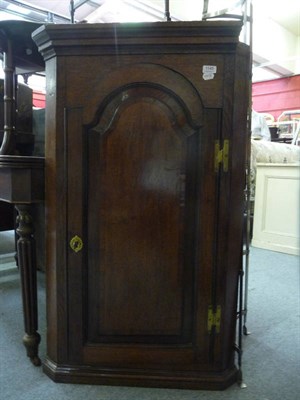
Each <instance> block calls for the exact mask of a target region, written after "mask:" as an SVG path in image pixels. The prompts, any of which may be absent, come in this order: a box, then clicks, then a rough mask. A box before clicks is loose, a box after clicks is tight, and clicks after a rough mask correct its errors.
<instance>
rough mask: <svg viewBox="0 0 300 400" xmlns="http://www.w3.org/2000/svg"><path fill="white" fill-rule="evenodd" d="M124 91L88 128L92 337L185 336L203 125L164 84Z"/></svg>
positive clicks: (188, 327)
mask: <svg viewBox="0 0 300 400" xmlns="http://www.w3.org/2000/svg"><path fill="white" fill-rule="evenodd" d="M126 96H127V97H126ZM124 98H125V99H126V100H127V101H125V102H124ZM118 99H119V100H121V101H122V103H121V104H119V103H118V101H117V100H115V99H114V100H113V101H112V103H113V104H114V107H115V108H114V109H113V108H112V107H111V104H108V106H107V107H106V109H105V111H104V112H103V114H102V115H101V116H100V121H99V123H98V125H97V126H96V127H93V128H91V129H89V131H88V133H87V141H88V145H87V149H88V159H89V163H88V169H87V178H88V179H87V182H88V188H87V193H88V199H89V202H88V207H87V208H86V212H87V215H86V220H87V226H88V233H87V235H88V242H89V243H93V251H92V252H89V255H88V275H89V279H88V293H89V294H88V301H87V304H88V305H87V314H88V333H87V339H88V341H89V342H121V343H122V342H131V341H134V342H141V343H160V342H164V343H168V342H171V343H174V342H187V341H190V340H191V335H192V326H191V320H192V312H193V311H192V295H193V293H192V292H193V291H192V290H191V287H192V281H191V279H192V277H193V273H194V272H193V270H194V258H193V249H192V248H191V246H192V244H193V239H192V238H191V234H190V232H191V231H193V232H194V233H193V235H194V234H195V229H194V224H195V219H194V218H193V216H192V214H191V213H187V210H186V204H191V202H193V203H195V201H196V199H195V196H194V195H193V196H192V193H193V188H194V187H195V184H196V182H195V179H196V174H195V173H191V171H192V168H191V164H192V163H193V162H195V160H194V159H193V158H195V156H196V153H197V152H196V151H195V145H196V146H197V140H198V132H197V133H196V132H195V130H194V129H192V128H191V127H190V126H188V123H187V120H186V118H185V117H184V112H183V111H184V110H183V109H182V108H181V107H179V104H178V102H177V101H176V100H175V99H171V98H170V97H169V95H166V93H164V92H162V91H161V90H156V89H155V90H154V89H153V88H151V87H149V88H142V89H141V88H134V89H132V90H126V93H121V94H120V95H119V96H118ZM136 115H139V116H140V118H136ZM182 118H184V120H182ZM178 120H180V121H181V123H182V124H183V127H184V128H185V130H186V132H187V133H188V134H186V133H184V132H182V131H184V129H182V127H179V126H178V123H176V121H178ZM174 121H175V123H174ZM107 122H108V123H107ZM187 175H188V177H187ZM186 182H188V187H187V185H186ZM186 238H189V239H191V242H190V243H186ZM95 299H96V300H95Z"/></svg>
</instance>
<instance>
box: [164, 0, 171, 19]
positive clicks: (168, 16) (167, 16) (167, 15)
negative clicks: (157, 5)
mask: <svg viewBox="0 0 300 400" xmlns="http://www.w3.org/2000/svg"><path fill="white" fill-rule="evenodd" d="M165 17H166V20H167V21H171V15H170V4H169V0H165Z"/></svg>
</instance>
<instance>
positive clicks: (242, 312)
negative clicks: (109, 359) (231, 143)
mask: <svg viewBox="0 0 300 400" xmlns="http://www.w3.org/2000/svg"><path fill="white" fill-rule="evenodd" d="M237 8H239V9H240V14H236V13H234V10H236V9H237ZM208 11H209V0H204V1H203V11H202V20H208V19H239V20H240V21H242V22H243V30H244V34H243V36H244V38H243V41H244V42H245V43H246V44H248V45H249V47H250V61H249V62H250V66H249V71H251V69H252V50H253V33H252V31H253V6H252V1H251V0H238V1H236V2H234V4H232V5H231V7H228V8H224V9H221V10H216V11H213V12H208ZM248 104H249V107H248V120H247V138H248V140H247V144H248V148H247V158H246V165H245V234H244V240H243V246H242V249H241V269H240V276H239V293H238V296H239V301H238V311H237V317H238V320H239V323H238V332H237V344H236V351H237V355H238V368H239V379H238V383H239V385H240V387H241V388H245V387H247V385H246V384H245V382H244V381H243V374H242V354H243V335H249V334H250V332H249V331H248V329H247V313H248V286H249V256H250V242H251V203H250V185H251V173H250V168H251V165H250V160H251V105H252V74H250V76H249V103H248Z"/></svg>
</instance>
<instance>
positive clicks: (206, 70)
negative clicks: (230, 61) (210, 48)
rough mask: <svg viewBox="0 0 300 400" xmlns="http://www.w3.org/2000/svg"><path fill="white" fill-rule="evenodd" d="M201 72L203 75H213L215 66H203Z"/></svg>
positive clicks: (215, 69)
mask: <svg viewBox="0 0 300 400" xmlns="http://www.w3.org/2000/svg"><path fill="white" fill-rule="evenodd" d="M202 72H203V74H208V73H211V74H215V73H216V72H217V66H216V65H203V67H202Z"/></svg>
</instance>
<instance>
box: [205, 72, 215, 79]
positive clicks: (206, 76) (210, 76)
mask: <svg viewBox="0 0 300 400" xmlns="http://www.w3.org/2000/svg"><path fill="white" fill-rule="evenodd" d="M202 77H203V79H204V80H205V81H209V80H210V79H214V77H215V74H213V73H211V72H207V73H205V74H203V75H202Z"/></svg>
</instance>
